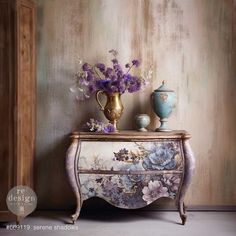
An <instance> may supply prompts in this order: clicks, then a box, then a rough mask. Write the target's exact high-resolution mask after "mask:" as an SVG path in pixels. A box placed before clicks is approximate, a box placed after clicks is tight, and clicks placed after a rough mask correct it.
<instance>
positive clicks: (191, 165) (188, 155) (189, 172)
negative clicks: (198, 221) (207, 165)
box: [177, 137, 195, 225]
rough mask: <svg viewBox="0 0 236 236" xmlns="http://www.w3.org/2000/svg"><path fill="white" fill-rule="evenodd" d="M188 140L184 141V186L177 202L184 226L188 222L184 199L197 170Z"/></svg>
mask: <svg viewBox="0 0 236 236" xmlns="http://www.w3.org/2000/svg"><path fill="white" fill-rule="evenodd" d="M188 139H189V138H188V137H186V138H184V139H183V151H184V157H185V172H184V179H183V184H182V186H181V189H180V193H179V196H178V200H177V205H178V210H179V214H180V218H181V220H182V224H183V225H184V224H185V222H186V220H187V216H186V207H185V204H184V197H185V194H186V192H187V190H188V187H189V185H190V183H191V180H192V176H193V173H194V169H195V159H194V155H193V152H192V149H191V147H190V144H189V140H188Z"/></svg>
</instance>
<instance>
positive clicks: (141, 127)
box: [135, 114, 150, 132]
mask: <svg viewBox="0 0 236 236" xmlns="http://www.w3.org/2000/svg"><path fill="white" fill-rule="evenodd" d="M135 123H136V127H137V129H138V131H140V132H145V131H147V129H146V127H147V126H148V125H149V124H150V117H149V116H148V115H147V114H138V115H136V116H135Z"/></svg>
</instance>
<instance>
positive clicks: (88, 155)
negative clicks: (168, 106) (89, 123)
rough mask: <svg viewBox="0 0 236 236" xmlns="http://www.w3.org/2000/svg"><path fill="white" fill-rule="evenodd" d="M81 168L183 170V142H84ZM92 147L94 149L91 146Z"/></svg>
mask: <svg viewBox="0 0 236 236" xmlns="http://www.w3.org/2000/svg"><path fill="white" fill-rule="evenodd" d="M81 145H82V148H81V150H82V151H81V155H80V157H79V169H88V170H129V171H132V170H137V171H139V170H141V171H144V170H182V168H183V163H182V154H181V147H180V142H178V141H164V142H107V143H104V142H93V144H92V145H91V143H90V144H89V143H86V142H84V143H81ZM91 147H92V148H91Z"/></svg>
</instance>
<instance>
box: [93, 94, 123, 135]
mask: <svg viewBox="0 0 236 236" xmlns="http://www.w3.org/2000/svg"><path fill="white" fill-rule="evenodd" d="M100 95H105V96H106V98H107V101H106V105H105V107H104V106H103V105H102V104H101V102H100V99H99V96H100ZM120 97H121V94H120V93H106V92H104V91H101V90H99V91H97V93H96V100H97V102H98V105H99V106H100V109H101V111H103V112H104V115H105V117H106V118H107V119H108V120H109V121H110V123H111V124H112V125H113V126H114V128H115V132H118V129H117V122H118V121H119V119H120V117H121V115H122V113H123V110H124V107H123V105H122V102H121V98H120Z"/></svg>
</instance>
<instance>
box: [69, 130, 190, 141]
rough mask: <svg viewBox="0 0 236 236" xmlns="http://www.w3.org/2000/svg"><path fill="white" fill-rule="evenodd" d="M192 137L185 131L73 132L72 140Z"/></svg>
mask: <svg viewBox="0 0 236 236" xmlns="http://www.w3.org/2000/svg"><path fill="white" fill-rule="evenodd" d="M190 137H191V136H190V134H189V133H188V132H186V131H185V130H173V131H168V132H153V131H148V132H138V131H135V130H122V131H119V132H117V133H108V134H105V133H102V132H73V133H72V134H71V138H73V139H83V140H150V139H189V138H190Z"/></svg>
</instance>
